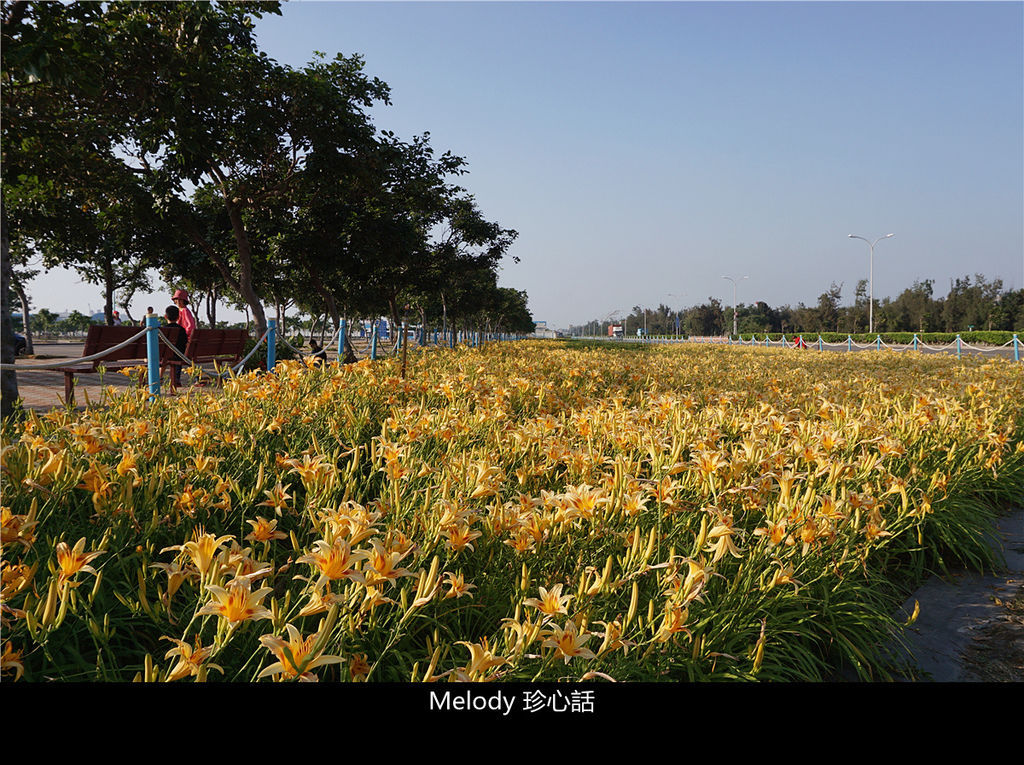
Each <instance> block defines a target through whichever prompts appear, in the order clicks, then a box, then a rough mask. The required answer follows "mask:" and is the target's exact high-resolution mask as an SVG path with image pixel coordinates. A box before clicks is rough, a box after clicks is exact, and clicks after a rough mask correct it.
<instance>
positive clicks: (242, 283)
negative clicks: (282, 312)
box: [227, 203, 267, 339]
mask: <svg viewBox="0 0 1024 765" xmlns="http://www.w3.org/2000/svg"><path fill="white" fill-rule="evenodd" d="M227 208H228V217H229V218H230V219H231V230H232V232H233V233H234V235H235V245H236V246H237V248H238V265H239V273H238V290H239V292H240V293H241V295H242V299H244V300H245V302H246V303H247V304H248V305H249V307H250V308H252V315H253V318H254V319H255V320H256V338H257V339H259V338H261V337H263V333H264V332H266V331H267V315H266V314H265V313H264V312H263V304H262V303H261V302H260V298H259V295H257V294H256V290H255V289H254V288H253V286H252V247H250V245H249V236H248V234H247V233H246V231H245V225H244V224H243V223H242V211H241V210H240V209H239V208H238V207H237V206H235V205H233V204H230V203H229V204H228V205H227Z"/></svg>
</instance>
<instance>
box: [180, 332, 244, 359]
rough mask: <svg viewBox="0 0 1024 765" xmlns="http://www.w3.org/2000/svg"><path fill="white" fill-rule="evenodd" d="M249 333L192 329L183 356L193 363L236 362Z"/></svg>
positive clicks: (240, 356)
mask: <svg viewBox="0 0 1024 765" xmlns="http://www.w3.org/2000/svg"><path fill="white" fill-rule="evenodd" d="M248 339H249V333H248V332H246V331H245V330H244V329H194V330H193V331H192V336H191V337H190V338H189V339H188V347H187V348H186V349H185V355H186V356H188V357H189V358H190V359H192V360H193V361H195V362H203V361H232V362H236V363H237V362H238V361H239V360H241V358H242V353H243V352H244V351H245V342H246V340H248Z"/></svg>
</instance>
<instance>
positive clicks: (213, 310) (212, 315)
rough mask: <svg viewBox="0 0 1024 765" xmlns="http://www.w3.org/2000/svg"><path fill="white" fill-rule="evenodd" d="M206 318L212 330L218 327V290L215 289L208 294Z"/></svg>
mask: <svg viewBox="0 0 1024 765" xmlns="http://www.w3.org/2000/svg"><path fill="white" fill-rule="evenodd" d="M206 318H207V320H208V321H209V322H210V327H211V328H216V326H217V288H216V287H214V288H213V289H211V290H210V291H209V292H208V293H206Z"/></svg>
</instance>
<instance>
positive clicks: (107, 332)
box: [57, 324, 185, 406]
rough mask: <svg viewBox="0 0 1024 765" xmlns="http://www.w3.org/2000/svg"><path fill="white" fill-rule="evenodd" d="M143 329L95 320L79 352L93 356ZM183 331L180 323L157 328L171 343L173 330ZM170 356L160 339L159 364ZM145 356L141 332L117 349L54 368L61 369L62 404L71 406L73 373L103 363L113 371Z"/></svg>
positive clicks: (135, 363)
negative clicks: (100, 322)
mask: <svg viewBox="0 0 1024 765" xmlns="http://www.w3.org/2000/svg"><path fill="white" fill-rule="evenodd" d="M142 329H143V327H126V326H120V327H107V326H104V325H99V324H94V325H93V326H91V327H89V334H88V335H86V338H85V348H84V349H83V350H82V356H83V357H86V356H93V355H95V354H97V353H102V352H103V351H107V350H109V349H111V348H113V347H115V346H117V345H120V344H121V343H123V342H124V341H125V340H128V339H129V338H131V337H132V336H133V335H137V334H138V333H139V332H140V331H142ZM184 331H185V330H184V329H182V328H181V327H161V328H160V332H161V333H162V334H163V335H164V336H165V337H166V338H167V339H168V340H170V341H171V342H172V343H174V342H175V341H176V340H177V338H178V336H177V334H176V333H177V332H184ZM173 356H174V352H173V351H172V350H171V349H170V348H168V347H167V346H166V345H165V344H164V343H160V366H161V367H163V366H164V365H165V364H167V363H169V362H170V361H171V358H172V357H173ZM146 359H147V345H146V336H145V335H143V336H142V337H140V338H137V339H136V340H134V341H132V342H130V343H128V345H126V346H124V347H123V348H118V349H117V350H116V351H113V352H112V353H109V354H108V355H106V356H103V357H102V358H99V359H94V360H93V361H87V362H84V363H80V364H70V365H68V366H66V367H60V368H59V369H58V370H57V371H59V372H63V373H64V402H65V404H66V405H67V406H74V403H75V375H81V374H88V373H90V372H97V371H99V369H100V367H103V368H104V369H106V370H110V371H116V370H119V369H127V368H129V367H137V366H140V365H142V366H145V365H146V363H147V362H146Z"/></svg>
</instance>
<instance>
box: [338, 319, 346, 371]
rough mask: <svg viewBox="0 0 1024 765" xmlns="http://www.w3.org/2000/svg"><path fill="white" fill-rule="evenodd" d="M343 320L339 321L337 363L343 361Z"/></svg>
mask: <svg viewBox="0 0 1024 765" xmlns="http://www.w3.org/2000/svg"><path fill="white" fill-rule="evenodd" d="M345 332H346V327H345V320H344V319H342V320H341V329H339V330H338V361H344V360H345Z"/></svg>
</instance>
